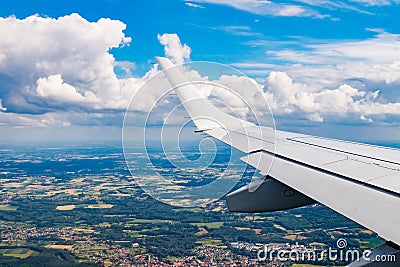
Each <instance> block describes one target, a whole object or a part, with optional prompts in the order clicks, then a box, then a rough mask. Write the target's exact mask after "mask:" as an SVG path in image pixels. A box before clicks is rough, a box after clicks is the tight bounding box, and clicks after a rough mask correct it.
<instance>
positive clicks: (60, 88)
mask: <svg viewBox="0 0 400 267" xmlns="http://www.w3.org/2000/svg"><path fill="white" fill-rule="evenodd" d="M36 84H37V87H36V92H37V93H38V95H39V96H40V97H43V98H45V99H49V100H54V101H56V102H59V103H62V104H69V103H77V102H78V103H86V104H87V103H92V102H98V100H97V99H96V95H95V94H94V93H93V92H91V91H86V92H85V93H84V94H83V95H82V94H80V93H78V92H77V91H76V89H75V88H74V87H73V86H71V85H69V84H67V83H64V81H63V79H62V77H61V75H60V74H56V75H50V76H49V77H47V78H39V79H38V80H37V81H36Z"/></svg>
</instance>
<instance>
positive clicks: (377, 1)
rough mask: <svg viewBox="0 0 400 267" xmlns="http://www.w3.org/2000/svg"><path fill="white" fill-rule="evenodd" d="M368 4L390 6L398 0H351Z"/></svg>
mask: <svg viewBox="0 0 400 267" xmlns="http://www.w3.org/2000/svg"><path fill="white" fill-rule="evenodd" d="M351 1H352V2H356V3H359V4H362V5H366V6H389V5H392V4H398V3H399V1H398V0H351Z"/></svg>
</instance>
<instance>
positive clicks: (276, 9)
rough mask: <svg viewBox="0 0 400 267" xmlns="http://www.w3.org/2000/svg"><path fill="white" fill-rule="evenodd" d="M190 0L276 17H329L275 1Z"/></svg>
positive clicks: (309, 9) (312, 10) (303, 7)
mask: <svg viewBox="0 0 400 267" xmlns="http://www.w3.org/2000/svg"><path fill="white" fill-rule="evenodd" d="M192 2H197V3H209V4H218V5H226V6H230V7H233V8H235V9H239V10H243V11H246V12H250V13H253V14H257V15H268V16H276V17H315V18H326V17H329V16H327V15H321V14H320V13H319V12H317V11H316V10H314V9H311V8H308V7H305V6H299V5H291V4H282V3H275V2H272V1H268V0H262V1H260V0H193V1H192Z"/></svg>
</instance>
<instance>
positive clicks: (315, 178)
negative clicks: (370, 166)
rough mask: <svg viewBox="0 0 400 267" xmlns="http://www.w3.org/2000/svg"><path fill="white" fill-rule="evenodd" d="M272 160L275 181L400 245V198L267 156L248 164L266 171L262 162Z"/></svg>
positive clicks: (256, 157) (263, 154)
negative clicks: (399, 229)
mask: <svg viewBox="0 0 400 267" xmlns="http://www.w3.org/2000/svg"><path fill="white" fill-rule="evenodd" d="M271 157H274V161H273V164H272V167H271V169H270V170H269V175H270V176H271V177H273V178H274V179H276V180H278V181H280V182H282V183H284V184H286V185H288V186H289V187H292V188H293V189H295V190H297V191H299V192H300V193H302V194H304V195H306V196H309V197H311V198H312V199H314V200H316V201H318V202H320V203H322V204H324V205H326V206H328V207H329V208H331V209H333V210H335V211H337V212H339V213H341V214H343V215H344V216H346V217H348V218H350V219H352V220H354V221H356V222H358V223H360V224H361V225H363V226H365V227H367V228H369V229H373V230H374V231H375V232H377V233H378V234H379V235H380V236H381V237H383V238H385V239H386V240H390V241H393V242H395V243H397V244H400V231H398V227H399V224H400V213H399V212H398V210H399V207H400V198H399V197H398V196H395V195H392V194H388V193H387V192H385V191H381V190H377V189H376V188H371V187H369V186H365V184H363V183H357V182H354V181H353V180H349V179H345V178H344V177H341V176H336V175H334V174H332V173H326V172H325V171H324V170H321V169H317V168H310V166H306V165H304V164H301V163H298V162H294V161H289V160H287V159H284V158H282V157H279V156H278V155H275V156H273V155H271V154H269V153H266V152H257V153H253V154H250V155H249V156H247V158H246V162H247V163H248V164H250V165H252V166H254V167H255V168H257V169H260V170H261V171H263V170H264V171H266V170H267V169H264V167H263V165H259V162H260V159H261V162H263V161H268V160H271Z"/></svg>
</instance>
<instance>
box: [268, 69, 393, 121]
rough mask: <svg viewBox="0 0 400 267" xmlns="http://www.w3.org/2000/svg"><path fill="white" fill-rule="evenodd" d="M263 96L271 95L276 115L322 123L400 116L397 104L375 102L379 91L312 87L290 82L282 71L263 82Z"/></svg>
mask: <svg viewBox="0 0 400 267" xmlns="http://www.w3.org/2000/svg"><path fill="white" fill-rule="evenodd" d="M264 90H265V93H266V94H267V95H269V94H272V99H273V100H272V105H271V107H272V109H273V112H274V113H275V114H277V115H284V114H296V115H300V116H301V115H302V114H303V116H304V117H306V118H308V119H309V120H311V121H315V122H323V121H324V117H326V116H336V117H337V116H340V117H349V118H350V119H351V117H352V114H359V115H358V118H359V119H360V120H362V121H368V122H372V119H370V118H367V117H366V115H372V116H373V115H388V114H394V115H398V116H400V103H390V102H389V103H388V102H386V103H381V102H379V101H380V99H379V91H375V92H368V91H363V90H359V89H356V88H353V87H351V86H350V85H348V84H342V85H340V86H338V87H337V88H335V89H329V88H318V87H313V85H312V84H310V85H308V84H302V83H298V82H294V81H293V79H292V78H291V77H289V76H288V74H287V73H285V72H275V71H273V72H271V73H270V74H269V76H268V78H267V79H266V82H265V87H264Z"/></svg>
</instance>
